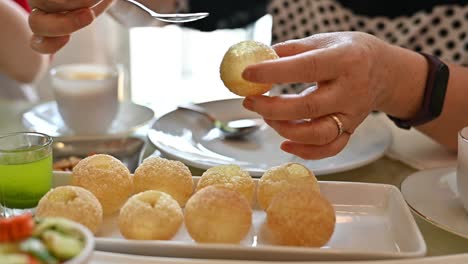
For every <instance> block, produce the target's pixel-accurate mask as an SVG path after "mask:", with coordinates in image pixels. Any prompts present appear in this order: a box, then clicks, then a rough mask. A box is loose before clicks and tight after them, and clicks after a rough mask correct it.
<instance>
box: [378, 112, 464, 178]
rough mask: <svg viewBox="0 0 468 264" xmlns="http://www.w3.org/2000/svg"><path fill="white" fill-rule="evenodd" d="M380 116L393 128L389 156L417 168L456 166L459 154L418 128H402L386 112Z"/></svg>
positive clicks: (379, 116)
mask: <svg viewBox="0 0 468 264" xmlns="http://www.w3.org/2000/svg"><path fill="white" fill-rule="evenodd" d="M378 118H380V119H381V120H382V122H384V123H386V125H387V126H388V127H389V128H390V129H391V132H392V134H393V142H392V144H391V146H390V147H389V149H388V150H387V152H386V155H387V156H388V157H389V158H392V159H396V160H399V161H401V162H403V163H405V164H407V165H408V166H410V167H413V168H415V169H417V170H425V169H434V168H442V167H450V166H456V164H457V154H456V153H454V152H452V151H449V150H447V149H446V148H445V147H444V146H442V145H440V144H439V143H437V142H435V141H434V140H432V139H431V138H430V137H428V136H426V135H424V134H423V133H421V132H419V131H418V130H416V129H413V128H412V129H410V130H406V129H401V128H398V127H397V126H396V125H395V124H393V122H392V121H390V120H389V119H388V118H387V117H386V116H385V115H384V114H379V115H378Z"/></svg>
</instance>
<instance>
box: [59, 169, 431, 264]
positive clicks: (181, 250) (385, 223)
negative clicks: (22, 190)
mask: <svg viewBox="0 0 468 264" xmlns="http://www.w3.org/2000/svg"><path fill="white" fill-rule="evenodd" d="M70 178H71V174H70V173H66V172H65V173H63V172H54V186H62V185H67V184H69V183H70ZM198 179H199V177H194V181H195V183H196V182H197V181H198ZM254 180H255V181H257V180H256V179H254ZM320 190H321V193H322V195H324V196H325V197H327V199H328V200H329V201H330V202H331V203H332V204H333V206H334V208H335V211H336V226H335V232H334V233H333V236H332V238H331V239H330V241H329V242H328V244H327V245H325V246H324V247H322V248H308V247H291V246H278V245H272V244H270V243H269V242H268V238H267V237H266V236H264V235H262V232H261V227H262V225H263V223H264V221H265V218H266V214H265V212H264V211H262V210H260V209H258V208H254V214H253V224H252V229H251V230H250V233H249V234H248V235H247V237H246V238H245V239H244V240H243V241H242V242H241V243H240V244H238V245H233V244H197V243H196V242H194V241H193V240H192V239H191V238H190V236H189V234H188V232H187V230H186V229H185V226H182V227H181V228H180V230H179V232H178V233H177V234H176V235H175V236H174V237H173V239H172V240H170V241H162V240H146V241H145V240H127V239H125V238H123V237H122V236H121V235H120V232H119V229H118V226H117V215H115V216H110V217H107V218H105V219H104V222H103V224H102V226H101V230H100V231H99V232H98V234H97V235H96V249H97V250H100V251H108V252H116V253H126V254H137V255H146V256H161V257H177V258H203V259H238V260H240V259H242V260H276V261H299V260H300V261H311V260H375V259H390V258H411V257H421V256H424V255H425V254H426V244H425V242H424V239H423V237H422V235H421V233H420V231H419V229H418V227H417V225H416V223H415V221H414V218H413V216H412V215H411V213H410V210H409V208H408V206H407V205H406V203H405V201H404V199H403V197H402V195H401V193H400V191H399V190H398V189H397V188H396V187H394V186H392V185H385V184H368V183H351V182H326V181H324V182H320ZM83 213H86V212H83Z"/></svg>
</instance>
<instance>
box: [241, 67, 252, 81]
mask: <svg viewBox="0 0 468 264" xmlns="http://www.w3.org/2000/svg"><path fill="white" fill-rule="evenodd" d="M242 78H243V79H245V80H250V78H252V71H251V70H249V69H245V70H244V71H243V72H242Z"/></svg>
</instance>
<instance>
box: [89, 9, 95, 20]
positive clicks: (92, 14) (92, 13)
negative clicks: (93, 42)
mask: <svg viewBox="0 0 468 264" xmlns="http://www.w3.org/2000/svg"><path fill="white" fill-rule="evenodd" d="M90 10H91V16H93V20H94V19H96V13H95V12H94V9H92V8H91V9H90Z"/></svg>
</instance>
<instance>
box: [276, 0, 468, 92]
mask: <svg viewBox="0 0 468 264" xmlns="http://www.w3.org/2000/svg"><path fill="white" fill-rule="evenodd" d="M268 11H269V13H270V14H272V16H273V36H272V40H273V43H278V42H282V41H286V40H289V39H297V38H304V37H307V36H310V35H313V34H316V33H322V32H334V31H362V32H367V33H370V34H373V35H375V36H377V37H379V38H380V39H382V40H385V41H387V42H389V43H392V44H394V45H399V46H402V47H405V48H408V49H411V50H414V51H422V52H425V53H428V54H433V55H435V56H438V57H440V58H442V59H443V60H445V61H446V62H453V63H457V64H462V65H468V4H463V5H462V4H444V5H437V6H434V7H433V8H431V9H430V10H427V11H419V12H415V13H413V14H410V15H406V16H397V17H394V18H390V17H384V16H366V15H362V14H354V13H353V11H352V10H351V9H349V8H347V7H345V6H343V5H342V4H341V3H340V2H339V1H337V0H273V1H271V3H270V5H269V6H268ZM308 86H310V84H293V85H282V86H277V87H276V88H275V91H273V93H274V94H277V93H297V92H299V91H301V90H303V89H304V88H306V87H308Z"/></svg>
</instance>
